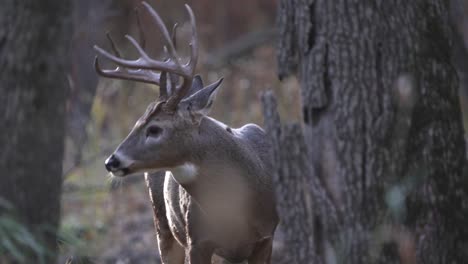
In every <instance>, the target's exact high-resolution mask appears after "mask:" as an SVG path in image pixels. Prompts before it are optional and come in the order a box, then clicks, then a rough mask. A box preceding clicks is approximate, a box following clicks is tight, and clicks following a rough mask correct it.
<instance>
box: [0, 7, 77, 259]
mask: <svg viewBox="0 0 468 264" xmlns="http://www.w3.org/2000/svg"><path fill="white" fill-rule="evenodd" d="M70 4H71V2H70V1H62V0H46V1H34V0H30V1H14V0H11V1H3V2H2V8H1V9H0V21H1V23H0V24H1V25H2V26H1V28H0V94H1V96H0V113H1V114H0V123H1V124H2V129H1V133H0V146H1V152H0V170H1V171H2V175H1V177H0V197H1V199H2V201H3V203H2V205H3V206H2V207H0V217H1V220H2V221H1V224H0V225H2V228H0V230H2V231H3V232H2V234H1V235H0V241H1V252H0V254H1V255H2V256H1V257H0V261H1V262H2V263H4V262H6V263H9V262H10V261H12V262H14V263H16V262H20V261H21V262H23V263H32V262H37V263H53V262H54V259H55V257H56V249H57V244H56V241H57V237H56V232H57V228H58V225H59V217H60V198H61V185H62V159H63V146H64V135H65V129H64V122H65V102H66V95H67V91H68V88H67V87H68V85H67V79H66V74H65V73H66V72H68V70H69V68H68V62H69V59H68V58H69V54H68V46H69V39H70V33H71V23H70V22H71V21H70V19H69V17H70V14H71V5H70ZM12 214H14V216H12ZM7 216H11V218H7ZM5 226H7V228H3V227H5ZM16 231H17V232H18V233H15V234H13V235H11V234H9V233H8V232H16Z"/></svg>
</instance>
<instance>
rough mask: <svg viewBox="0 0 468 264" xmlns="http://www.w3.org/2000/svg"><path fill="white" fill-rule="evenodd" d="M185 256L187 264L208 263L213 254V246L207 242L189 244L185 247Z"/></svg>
mask: <svg viewBox="0 0 468 264" xmlns="http://www.w3.org/2000/svg"><path fill="white" fill-rule="evenodd" d="M187 251H188V252H187V253H186V256H187V258H188V263H189V264H210V263H211V257H212V256H213V247H211V246H210V245H208V244H207V243H201V244H198V245H191V246H189V248H188V249H187Z"/></svg>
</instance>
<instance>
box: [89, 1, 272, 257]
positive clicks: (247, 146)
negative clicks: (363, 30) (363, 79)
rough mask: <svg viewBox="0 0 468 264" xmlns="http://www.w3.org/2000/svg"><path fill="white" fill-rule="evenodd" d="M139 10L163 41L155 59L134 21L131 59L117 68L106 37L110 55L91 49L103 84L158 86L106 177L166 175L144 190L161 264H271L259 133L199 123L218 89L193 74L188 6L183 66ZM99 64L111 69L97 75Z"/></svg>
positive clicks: (266, 171) (266, 169)
mask: <svg viewBox="0 0 468 264" xmlns="http://www.w3.org/2000/svg"><path fill="white" fill-rule="evenodd" d="M141 5H142V7H143V9H144V10H145V12H146V13H147V14H148V15H149V17H150V19H151V21H152V22H153V23H154V24H155V25H156V26H157V28H158V29H159V31H160V32H161V34H162V38H163V40H164V42H165V46H164V51H165V52H164V53H165V56H164V58H163V59H159V60H158V59H154V58H151V57H150V56H149V55H148V54H147V52H146V51H145V47H144V43H145V41H144V31H143V29H142V27H141V23H140V20H139V19H138V14H137V22H138V27H139V30H140V35H141V40H140V42H138V41H137V40H135V39H134V38H133V37H131V36H129V35H126V38H127V39H128V40H129V42H130V43H131V44H132V46H133V47H134V48H135V49H136V51H137V52H138V54H139V57H138V59H136V60H131V59H125V58H123V56H121V55H120V52H119V51H118V49H117V47H116V45H115V44H114V42H113V41H112V38H110V36H109V35H108V38H109V40H110V43H111V46H112V50H113V54H112V53H110V52H108V51H106V50H104V49H102V48H100V47H99V46H97V45H96V46H94V48H95V50H96V52H97V55H96V58H95V62H94V66H95V69H96V72H97V73H98V74H99V75H101V76H103V77H107V78H115V79H124V80H132V81H137V82H143V83H149V84H154V85H157V86H159V96H158V98H157V100H155V101H154V102H151V103H150V104H149V106H148V107H147V110H146V111H145V113H144V114H143V115H142V116H141V117H140V118H139V119H138V121H137V122H136V124H135V126H134V127H133V128H132V130H131V131H130V133H129V134H128V136H127V137H126V138H125V139H124V140H123V141H122V142H121V143H120V145H119V146H118V147H117V148H116V150H115V151H114V152H113V153H112V154H111V155H110V156H109V157H108V158H107V159H106V161H105V168H106V169H107V170H108V171H109V172H110V174H111V175H113V176H114V177H125V176H128V175H132V174H136V173H142V172H143V173H146V176H147V175H148V173H151V172H155V171H164V172H165V173H164V174H162V173H161V174H158V175H161V176H160V177H163V179H162V178H161V179H160V180H159V182H160V184H157V186H156V187H153V188H152V189H151V191H153V192H156V193H157V195H153V197H157V199H158V201H153V202H154V203H157V204H158V206H159V207H160V208H159V209H161V210H162V211H160V213H159V214H156V218H158V219H155V221H156V220H157V221H158V222H159V223H160V224H159V225H158V226H157V232H156V233H157V240H158V247H159V251H160V256H161V260H162V263H163V264H182V263H185V261H187V262H188V263H190V264H207V263H211V258H212V256H213V255H217V256H219V257H222V258H224V259H226V260H227V261H229V262H233V263H237V262H241V261H245V260H247V261H248V263H254V264H265V263H270V262H271V255H272V245H273V237H274V233H275V229H276V227H277V225H278V222H279V216H278V214H277V211H276V198H275V195H274V189H273V185H272V179H271V176H270V175H271V174H272V166H273V164H272V156H271V155H272V154H271V147H270V143H269V141H268V140H267V137H266V135H265V132H264V131H263V129H262V128H261V127H259V126H258V125H255V124H246V125H244V126H242V127H240V128H231V127H229V126H228V125H226V124H224V123H222V122H220V121H218V120H216V119H214V118H211V117H209V116H208V114H209V111H210V109H211V107H212V105H213V102H214V100H215V96H216V93H217V90H218V87H219V86H220V84H221V82H222V80H223V79H222V78H221V79H219V80H218V81H215V82H214V83H211V84H209V85H206V86H205V85H204V84H203V80H202V78H201V77H200V75H196V74H195V68H196V64H197V60H198V46H199V44H198V35H197V28H196V21H195V15H194V13H193V11H192V9H191V8H190V6H188V5H185V8H186V10H187V13H188V15H189V18H190V24H191V36H190V43H189V50H190V57H189V59H188V62H185V63H184V62H183V58H182V57H181V56H179V54H178V52H177V48H176V33H175V32H176V28H177V24H176V25H175V26H174V28H173V30H172V34H170V33H169V30H168V29H167V28H166V26H165V25H164V22H163V21H162V19H161V18H160V16H159V14H158V13H157V12H156V11H155V10H154V9H153V8H152V7H151V6H150V5H149V4H148V3H147V2H142V3H141ZM140 43H142V44H140ZM100 56H102V57H103V58H105V59H107V60H109V61H110V62H112V63H114V64H115V65H117V67H116V68H115V69H103V68H102V67H101V65H100V63H99V60H98V59H99V57H100ZM161 200H162V201H161ZM161 212H163V213H161Z"/></svg>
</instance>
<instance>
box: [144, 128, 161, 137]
mask: <svg viewBox="0 0 468 264" xmlns="http://www.w3.org/2000/svg"><path fill="white" fill-rule="evenodd" d="M162 131H163V130H162V128H161V127H158V126H150V127H148V129H146V137H158V136H159V135H160V134H161V133H162Z"/></svg>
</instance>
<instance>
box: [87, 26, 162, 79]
mask: <svg viewBox="0 0 468 264" xmlns="http://www.w3.org/2000/svg"><path fill="white" fill-rule="evenodd" d="M106 37H107V39H108V40H109V43H110V44H111V48H112V51H113V52H114V54H115V56H116V57H118V58H121V57H122V55H121V54H120V52H119V49H118V48H117V45H115V42H114V40H113V39H112V37H111V35H110V33H109V32H106ZM94 68H95V70H96V72H97V73H98V74H99V75H101V76H104V77H108V78H117V79H123V80H133V81H139V82H145V83H153V84H156V85H159V74H157V73H155V72H151V71H145V70H129V69H122V68H120V67H117V68H115V69H114V70H103V69H101V66H100V65H99V60H98V57H97V56H96V58H95V59H94Z"/></svg>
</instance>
